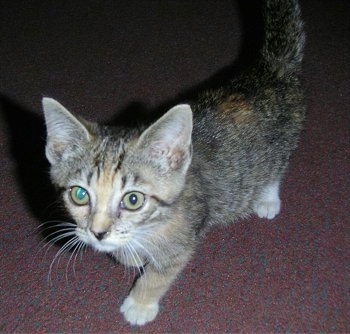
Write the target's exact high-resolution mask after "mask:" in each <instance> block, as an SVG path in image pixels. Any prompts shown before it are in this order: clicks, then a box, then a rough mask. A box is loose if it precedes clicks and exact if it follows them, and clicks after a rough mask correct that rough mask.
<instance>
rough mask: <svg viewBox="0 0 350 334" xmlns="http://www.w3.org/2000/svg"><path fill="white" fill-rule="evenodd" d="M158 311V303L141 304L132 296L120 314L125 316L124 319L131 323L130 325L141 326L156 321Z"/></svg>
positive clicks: (124, 303)
mask: <svg viewBox="0 0 350 334" xmlns="http://www.w3.org/2000/svg"><path fill="white" fill-rule="evenodd" d="M158 311H159V304H158V303H152V304H139V303H137V302H136V301H135V299H134V298H133V297H131V296H129V297H127V298H126V299H125V300H124V302H123V304H122V306H121V307H120V312H122V313H123V314H124V318H125V319H126V320H127V321H128V322H130V324H132V325H139V326H142V325H144V324H146V323H147V322H150V321H152V320H154V319H155V317H156V316H157V314H158Z"/></svg>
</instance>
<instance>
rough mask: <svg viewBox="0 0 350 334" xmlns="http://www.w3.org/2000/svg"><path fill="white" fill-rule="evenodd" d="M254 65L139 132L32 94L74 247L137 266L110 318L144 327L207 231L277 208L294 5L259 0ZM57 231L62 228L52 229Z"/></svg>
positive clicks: (294, 69) (294, 63) (291, 74)
mask: <svg viewBox="0 0 350 334" xmlns="http://www.w3.org/2000/svg"><path fill="white" fill-rule="evenodd" d="M264 17H265V42H264V45H263V47H262V51H261V59H260V60H259V61H258V62H257V63H256V64H255V65H254V66H253V68H252V69H251V70H250V71H249V72H248V73H245V74H243V75H240V76H239V77H238V78H237V79H236V80H235V81H232V82H231V83H230V85H229V86H227V87H222V88H220V89H218V90H212V91H208V92H205V93H204V94H200V95H199V97H198V99H197V101H195V102H193V103H192V104H191V105H188V104H180V105H177V106H175V107H173V108H172V109H170V110H169V111H168V112H166V113H165V114H164V116H162V117H161V118H160V119H159V120H158V121H156V122H155V123H154V124H152V125H150V126H148V127H147V126H144V128H135V129H129V128H123V127H121V126H120V127H107V126H103V125H98V124H95V123H90V122H88V121H85V120H83V119H80V118H78V117H75V116H73V115H72V114H71V113H70V112H69V111H68V110H66V109H65V108H64V107H63V106H62V105H60V104H59V103H58V102H56V101H55V100H53V99H51V98H44V99H43V109H44V113H45V119H46V126H47V146H46V156H47V159H48V160H49V162H50V164H51V179H52V182H53V183H54V184H55V185H56V186H57V187H58V188H59V189H61V190H62V194H63V201H64V203H65V206H66V208H67V210H68V212H69V213H70V215H71V217H72V218H73V220H74V222H75V224H76V226H75V228H74V234H75V238H76V239H75V240H76V242H77V243H79V245H81V243H84V244H86V245H89V246H91V247H93V248H95V249H96V250H98V251H101V252H106V253H111V254H113V256H114V257H115V258H116V259H117V260H118V261H119V262H121V263H123V264H124V265H126V266H134V267H141V268H142V270H140V272H142V275H140V277H139V278H138V280H137V281H136V283H135V285H134V286H133V288H132V289H131V291H130V294H129V296H128V297H127V298H126V299H125V301H124V303H123V304H122V306H121V308H120V311H121V312H122V313H123V314H124V317H125V319H126V320H127V321H128V322H130V323H131V324H136V325H143V324H145V323H147V322H149V321H152V320H153V319H154V318H155V317H156V315H157V313H158V310H159V301H160V299H161V298H162V296H163V295H164V294H165V293H166V292H167V290H168V289H169V286H170V285H171V284H172V282H173V281H174V280H175V278H176V276H177V275H178V274H179V272H180V271H181V270H182V269H183V268H184V267H185V265H186V263H187V262H188V261H189V259H190V258H191V256H192V254H193V252H194V250H195V248H196V245H197V244H198V242H199V237H200V235H202V234H203V233H204V231H206V230H207V229H208V228H209V227H211V226H213V225H216V224H228V223H231V222H233V221H236V220H237V219H238V218H242V217H246V216H248V215H250V214H251V213H256V214H257V215H258V216H259V217H261V218H268V219H272V218H274V217H275V216H276V215H277V214H278V213H279V211H280V207H281V201H280V198H279V187H280V182H281V179H282V177H283V174H284V173H285V170H286V167H287V163H288V159H289V156H290V154H291V152H292V150H293V149H294V148H295V147H296V145H297V141H298V135H299V132H300V130H301V127H302V121H303V119H304V106H303V103H302V89H301V86H300V82H299V79H298V76H299V72H300V69H301V60H302V51H303V45H304V33H303V29H302V27H303V24H302V21H301V18H300V12H299V6H298V3H297V1H296V0H284V1H283V0H266V5H265V16H264ZM63 227H64V226H63Z"/></svg>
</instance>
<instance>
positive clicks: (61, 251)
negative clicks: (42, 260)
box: [48, 236, 79, 285]
mask: <svg viewBox="0 0 350 334" xmlns="http://www.w3.org/2000/svg"><path fill="white" fill-rule="evenodd" d="M78 240H79V238H78V237H77V236H75V237H74V238H72V239H71V240H69V241H67V242H66V243H65V244H64V245H63V246H62V247H61V248H60V249H59V250H58V252H57V253H56V255H55V257H54V258H53V260H52V262H51V264H50V268H49V274H48V276H49V277H48V279H49V283H50V285H51V273H52V268H53V265H54V263H55V262H56V261H57V265H59V262H60V257H61V255H62V254H64V253H66V252H69V251H70V250H71V249H72V248H73V247H74V246H75V245H76V244H77V242H78Z"/></svg>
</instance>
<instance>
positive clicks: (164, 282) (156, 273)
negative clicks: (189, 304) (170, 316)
mask: <svg viewBox="0 0 350 334" xmlns="http://www.w3.org/2000/svg"><path fill="white" fill-rule="evenodd" d="M188 259H189V255H187V256H186V258H183V259H182V260H183V261H181V262H178V263H177V264H174V263H170V264H169V266H167V268H166V269H165V268H164V269H163V270H161V271H160V270H157V269H155V267H153V266H152V265H151V264H149V265H148V266H147V267H146V268H145V272H144V274H143V275H142V276H141V277H140V278H139V279H138V280H137V281H136V283H135V286H134V287H133V288H132V290H131V291H130V294H129V296H128V297H127V298H126V299H125V300H124V302H123V304H122V306H121V307H120V311H121V312H122V313H123V314H124V317H125V319H126V320H127V321H128V322H130V323H131V324H132V325H140V326H141V325H144V324H146V323H147V322H150V321H152V320H154V319H155V317H156V316H157V314H158V311H159V301H160V299H161V298H162V297H163V295H164V294H165V293H166V292H167V290H168V289H169V287H170V285H171V283H172V282H173V281H174V280H175V278H176V276H177V274H178V273H180V271H181V270H182V269H183V268H184V266H185V265H186V263H187V261H188Z"/></svg>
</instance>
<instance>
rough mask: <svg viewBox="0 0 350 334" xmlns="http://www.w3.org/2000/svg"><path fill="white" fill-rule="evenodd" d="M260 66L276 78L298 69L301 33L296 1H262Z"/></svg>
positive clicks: (301, 54) (301, 23)
mask: <svg viewBox="0 0 350 334" xmlns="http://www.w3.org/2000/svg"><path fill="white" fill-rule="evenodd" d="M265 1H266V5H265V10H264V22H265V38H264V44H263V47H262V65H263V68H264V70H265V71H268V72H271V73H273V74H274V75H277V76H278V77H281V76H284V75H290V74H294V73H296V72H298V71H300V69H301V61H302V58H303V50H304V43H305V33H304V30H303V21H302V19H301V14H300V9H299V5H298V1H297V0H265Z"/></svg>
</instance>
